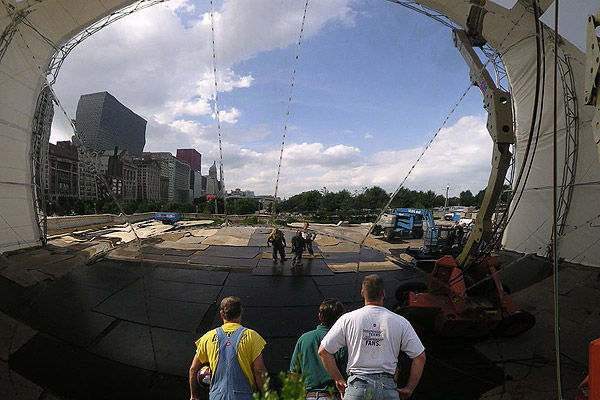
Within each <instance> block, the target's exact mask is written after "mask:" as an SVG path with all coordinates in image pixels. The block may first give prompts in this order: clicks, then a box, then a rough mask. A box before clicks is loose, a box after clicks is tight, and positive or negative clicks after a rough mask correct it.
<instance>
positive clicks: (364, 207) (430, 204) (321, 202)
mask: <svg viewBox="0 0 600 400" xmlns="http://www.w3.org/2000/svg"><path fill="white" fill-rule="evenodd" d="M484 193H485V191H484V190H480V191H479V192H478V193H477V195H475V196H474V195H473V193H471V191H470V190H465V191H463V192H461V193H460V195H459V196H458V197H456V196H454V197H449V198H448V204H447V205H448V206H449V207H450V206H459V205H460V206H466V207H471V206H475V207H479V206H480V205H481V202H482V200H483V195H484ZM390 197H391V194H390V193H388V192H386V191H385V190H384V189H382V188H381V187H379V186H373V187H370V188H367V187H365V188H363V189H362V190H357V191H355V192H354V193H350V192H349V191H348V190H346V189H343V190H340V191H338V192H331V191H329V190H327V188H323V189H321V190H309V191H307V192H302V193H300V194H297V195H294V196H292V197H290V198H289V199H287V200H284V201H282V202H281V203H280V204H278V205H277V210H279V211H285V212H291V213H302V214H319V215H327V214H331V213H339V214H340V216H342V215H357V214H360V213H363V214H365V213H366V214H369V213H379V211H380V210H381V209H382V208H383V207H384V206H385V205H386V204H387V202H388V201H389V200H390ZM444 205H446V197H445V196H443V195H439V194H436V193H435V192H434V191H433V190H428V191H422V190H419V191H417V190H410V189H406V188H401V189H400V190H399V191H398V194H397V195H396V197H395V198H394V200H393V201H392V203H391V204H390V206H391V207H392V208H397V207H412V208H420V209H431V208H434V207H443V206H444Z"/></svg>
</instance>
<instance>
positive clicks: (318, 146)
mask: <svg viewBox="0 0 600 400" xmlns="http://www.w3.org/2000/svg"><path fill="white" fill-rule="evenodd" d="M511 2H512V3H513V4H514V1H510V0H505V1H499V2H498V3H500V4H502V5H504V6H507V7H510V6H511V4H510V3H511ZM305 5H306V2H305V1H301V0H297V1H289V2H286V4H285V5H284V4H281V3H275V2H273V1H268V0H257V1H254V2H251V4H250V3H249V2H243V1H239V0H222V1H215V2H214V6H215V7H214V10H215V12H214V16H215V18H214V27H215V47H214V49H213V47H212V36H211V26H212V22H213V21H212V20H211V18H210V12H209V4H208V3H207V2H201V1H196V0H172V1H169V2H165V3H162V4H158V5H155V6H153V7H149V8H147V9H144V10H142V11H139V12H136V13H134V14H133V15H131V16H128V17H127V18H124V19H122V20H119V21H117V22H115V23H113V24H112V25H110V26H108V27H106V28H104V29H103V30H101V31H100V32H98V33H96V34H95V35H93V36H92V37H90V38H88V39H87V40H85V41H84V42H83V43H81V44H80V45H78V46H77V47H76V48H74V49H73V51H72V52H71V54H70V55H69V57H68V58H67V59H66V60H65V62H64V65H63V67H62V70H61V73H60V75H59V78H58V80H57V83H56V85H55V91H56V93H57V95H58V96H59V98H60V99H61V101H62V103H63V104H64V105H65V108H66V111H67V113H68V114H69V115H73V112H74V109H75V105H76V98H77V97H78V96H79V95H81V92H94V91H104V90H106V91H109V92H111V93H112V94H113V95H115V96H116V97H117V98H119V99H121V100H122V101H123V102H124V104H127V105H128V107H130V108H131V109H132V110H134V111H135V112H137V113H139V114H140V115H142V116H143V117H144V118H146V119H147V120H148V128H147V145H146V150H147V151H170V152H171V153H174V152H175V150H176V149H177V148H194V149H197V150H198V151H199V152H200V153H202V154H203V156H204V158H205V159H206V160H216V161H217V164H219V163H220V155H219V147H220V146H219V137H218V134H217V133H218V132H217V121H216V119H215V108H214V101H213V88H214V86H215V81H214V78H213V65H212V64H213V51H214V55H215V58H214V61H215V62H216V70H217V76H218V88H219V102H218V106H219V119H220V121H219V122H220V126H221V129H220V133H221V139H222V148H223V172H224V178H225V188H226V189H227V190H229V188H235V187H243V188H247V189H249V190H253V191H255V192H257V193H265V194H267V193H270V194H273V193H274V191H275V185H276V181H277V170H278V162H279V156H280V152H281V143H282V141H283V134H284V133H285V135H286V136H285V150H284V152H283V164H282V167H281V178H280V180H279V191H278V195H281V196H283V197H289V196H290V195H292V194H294V193H299V192H302V191H304V190H310V189H312V188H319V187H323V186H325V187H328V188H330V189H331V190H341V189H343V188H346V189H348V190H350V191H353V190H358V189H360V188H362V187H365V186H367V187H368V186H373V185H377V186H381V187H382V188H384V189H385V190H386V191H388V192H393V191H394V190H395V189H396V188H397V187H398V185H399V184H400V183H401V182H402V180H403V179H404V177H405V176H407V174H408V173H409V171H411V168H412V166H413V164H415V162H416V160H417V159H419V157H420V155H421V153H422V152H423V150H424V149H425V148H426V147H427V146H428V149H427V151H426V152H425V154H424V156H423V157H422V158H421V159H420V161H419V163H418V164H417V165H416V167H415V168H414V170H412V172H411V174H410V177H409V179H408V180H407V181H406V184H405V187H406V188H408V189H412V190H434V191H435V192H436V193H439V194H442V193H443V192H444V191H445V188H446V185H447V184H449V185H450V186H451V188H452V189H453V194H454V193H459V192H460V191H463V190H467V189H468V190H471V191H472V192H476V191H478V190H480V189H481V188H484V187H485V186H486V184H487V179H488V175H489V171H490V164H491V148H492V146H491V139H490V137H489V134H488V132H487V129H486V120H487V112H486V111H485V110H484V109H483V101H482V96H481V94H480V93H479V92H478V90H477V89H476V88H475V87H472V86H471V85H470V82H469V71H468V68H467V66H466V65H465V63H464V61H463V60H462V58H461V56H460V55H459V52H458V51H457V50H456V49H455V48H454V46H453V44H452V37H451V36H452V35H451V30H450V29H449V28H448V27H446V26H444V25H442V24H440V23H438V22H436V21H434V20H433V19H431V18H428V17H426V16H424V15H422V14H419V13H416V12H414V11H412V10H409V9H407V8H405V7H402V6H400V5H398V4H394V3H393V2H389V1H367V2H358V1H353V0H332V1H329V2H324V3H309V4H308V8H307V14H306V19H305V26H304V31H303V36H302V40H301V41H300V47H298V42H299V39H300V28H301V25H302V20H303V16H304V6H305ZM158 27H160V28H158ZM155 28H156V29H155ZM296 55H298V60H297V62H296V61H295V57H296ZM484 61H486V60H484ZM294 71H295V74H294V73H293V72H294ZM292 79H294V86H293V88H292V86H291V82H292ZM465 93H466V94H465ZM463 95H464V97H463ZM290 97H291V102H289V101H288V99H289V98H290ZM461 98H462V101H460V102H459V100H460V99H461ZM457 104H458V105H457ZM455 108H456V111H454V112H453V113H451V111H452V110H453V109H455ZM288 111H289V115H288ZM58 114H59V113H57V115H58ZM61 118H62V119H61ZM69 130H70V128H69V125H68V121H66V120H65V119H64V118H63V117H62V116H60V115H58V116H57V117H56V118H55V123H54V127H53V131H52V136H51V138H52V141H55V140H63V139H64V138H65V137H70V136H71V134H72V133H71V132H70V131H69ZM438 130H439V133H437V135H436V132H438ZM434 136H435V139H434V140H433V143H432V144H431V145H429V141H430V140H432V139H433V138H434ZM208 164H210V163H208Z"/></svg>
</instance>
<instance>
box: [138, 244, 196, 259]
mask: <svg viewBox="0 0 600 400" xmlns="http://www.w3.org/2000/svg"><path fill="white" fill-rule="evenodd" d="M163 243H164V242H163ZM168 245H169V246H168V247H167V246H163V247H158V246H146V247H142V254H143V255H146V254H156V255H161V256H176V257H190V256H191V255H192V254H194V253H195V252H196V250H193V249H188V250H180V249H175V248H173V247H172V246H171V243H168Z"/></svg>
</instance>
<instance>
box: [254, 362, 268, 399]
mask: <svg viewBox="0 0 600 400" xmlns="http://www.w3.org/2000/svg"><path fill="white" fill-rule="evenodd" d="M252 372H253V373H254V379H255V380H256V386H257V387H258V390H259V391H260V392H261V393H264V390H265V388H264V386H265V380H264V376H265V375H266V374H267V367H265V363H264V361H263V358H262V353H260V354H259V355H258V357H256V359H255V360H254V361H253V362H252Z"/></svg>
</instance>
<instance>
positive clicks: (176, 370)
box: [152, 328, 201, 398]
mask: <svg viewBox="0 0 600 400" xmlns="http://www.w3.org/2000/svg"><path fill="white" fill-rule="evenodd" d="M200 336H201V334H198V333H195V332H174V331H171V330H168V329H161V328H152V338H153V340H154V349H155V354H156V362H157V363H158V372H160V373H164V374H170V375H174V376H179V377H187V376H188V374H189V368H190V364H191V363H192V358H193V357H194V353H195V351H196V346H195V344H194V343H195V342H196V340H198V339H199V338H200ZM171 396H172V394H171V395H170V396H168V397H171ZM187 396H189V392H188V393H187ZM171 398H173V397H171Z"/></svg>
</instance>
